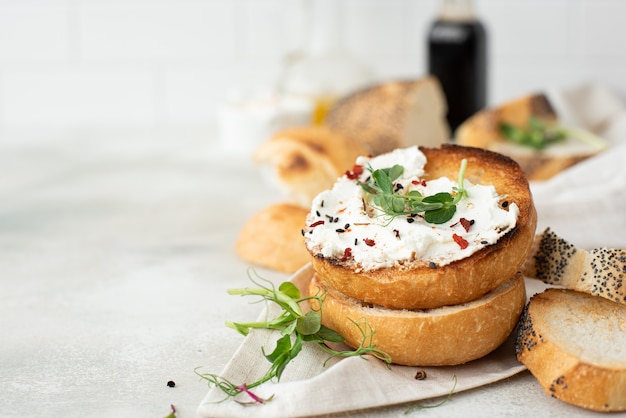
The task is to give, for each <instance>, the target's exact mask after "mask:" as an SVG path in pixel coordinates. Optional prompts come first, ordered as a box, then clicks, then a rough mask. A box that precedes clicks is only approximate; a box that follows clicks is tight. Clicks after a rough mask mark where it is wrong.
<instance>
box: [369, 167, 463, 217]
mask: <svg viewBox="0 0 626 418" xmlns="http://www.w3.org/2000/svg"><path fill="white" fill-rule="evenodd" d="M466 167H467V160H466V159H463V160H462V161H461V169H460V170H459V178H458V187H453V193H446V192H441V193H436V194H434V195H431V196H422V194H421V193H420V192H419V191H418V190H411V191H409V192H408V193H404V188H397V187H394V183H393V182H394V181H395V180H397V179H398V178H399V177H400V176H401V175H402V173H403V172H404V167H402V166H401V165H398V164H395V165H394V166H393V167H390V168H381V169H377V170H373V169H372V168H371V167H368V170H369V171H370V172H371V176H369V177H368V179H367V180H366V181H365V182H362V181H359V180H357V183H358V184H359V185H360V186H361V187H362V188H363V190H365V191H366V192H367V193H369V194H371V195H373V202H374V204H375V205H376V206H377V207H378V208H379V209H380V210H381V211H382V212H383V213H384V214H385V215H388V216H390V217H391V218H395V217H396V216H399V215H415V214H418V213H422V212H423V213H424V220H425V221H426V222H428V223H432V224H442V223H445V222H448V221H449V220H450V219H452V216H454V213H455V212H456V205H457V203H459V201H460V200H461V199H462V198H463V197H464V196H467V191H466V190H465V188H464V187H463V178H464V176H465V169H466Z"/></svg>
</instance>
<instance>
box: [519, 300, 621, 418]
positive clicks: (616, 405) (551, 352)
mask: <svg viewBox="0 0 626 418" xmlns="http://www.w3.org/2000/svg"><path fill="white" fill-rule="evenodd" d="M516 352H517V358H518V360H519V361H520V362H522V363H523V364H524V365H526V367H528V370H529V371H530V372H531V373H532V374H533V375H534V376H535V378H537V380H538V382H539V383H540V385H541V386H542V387H543V389H544V390H545V391H546V393H547V394H549V395H550V396H553V397H555V398H557V399H560V400H562V401H564V402H567V403H569V404H572V405H576V406H579V407H582V408H586V409H590V410H594V411H605V412H607V411H626V306H624V305H622V304H618V303H614V302H611V301H609V300H607V299H604V298H599V297H595V296H592V295H589V294H586V293H582V292H576V291H573V290H569V289H548V290H546V291H544V292H542V293H539V294H537V295H535V296H533V297H532V298H531V300H530V302H529V303H528V305H527V306H526V309H525V310H524V314H523V315H522V319H521V320H520V326H519V328H518V335H517V342H516Z"/></svg>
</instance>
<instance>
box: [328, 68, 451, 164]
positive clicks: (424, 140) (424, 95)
mask: <svg viewBox="0 0 626 418" xmlns="http://www.w3.org/2000/svg"><path fill="white" fill-rule="evenodd" d="M446 110H447V104H446V99H445V96H444V94H443V90H442V89H441V86H440V85H439V82H438V81H437V79H436V78H434V77H424V78H421V79H418V80H406V81H388V82H384V83H381V84H377V85H374V86H371V87H368V88H365V89H362V90H359V91H357V92H355V93H352V94H350V95H348V96H346V97H344V98H342V99H340V100H339V101H338V102H337V103H335V105H334V106H333V107H332V108H331V109H330V111H329V112H328V115H327V117H326V124H327V126H328V127H329V128H330V129H332V130H333V131H335V132H338V133H340V134H342V135H344V136H346V137H349V138H353V139H354V140H355V141H358V142H360V143H361V144H363V145H364V146H365V148H366V151H367V152H366V154H370V155H378V154H382V153H385V152H388V151H391V150H393V149H395V148H403V147H407V146H409V145H421V146H427V147H438V146H439V145H441V144H443V143H446V142H449V141H450V128H449V126H448V124H447V122H446V118H445V116H446ZM364 155H365V154H364Z"/></svg>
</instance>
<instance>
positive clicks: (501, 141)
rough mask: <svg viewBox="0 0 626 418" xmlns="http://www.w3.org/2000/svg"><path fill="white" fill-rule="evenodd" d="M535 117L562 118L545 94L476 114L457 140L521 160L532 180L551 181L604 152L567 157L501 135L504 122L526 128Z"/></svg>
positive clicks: (590, 150) (577, 151) (579, 152)
mask: <svg viewBox="0 0 626 418" xmlns="http://www.w3.org/2000/svg"><path fill="white" fill-rule="evenodd" d="M531 116H535V117H537V118H539V119H541V120H544V121H556V120H557V119H558V115H557V114H556V113H555V110H554V108H553V107H552V105H551V104H550V101H549V100H548V98H547V97H546V96H545V95H544V94H541V93H538V94H532V95H528V96H524V97H521V98H518V99H515V100H511V101H509V102H507V103H504V104H502V105H501V106H498V107H494V108H491V109H485V110H483V111H480V112H478V113H476V114H475V115H473V116H472V117H470V118H469V119H467V120H466V121H465V122H464V123H463V124H461V126H459V128H458V129H457V130H456V132H455V141H456V143H457V144H459V145H465V146H471V147H479V148H485V149H488V150H491V151H494V152H498V153H502V154H505V155H508V156H509V157H511V158H513V159H514V160H515V161H517V163H518V164H519V165H520V166H521V167H522V169H523V170H524V172H525V173H526V177H527V178H528V179H529V180H530V181H542V180H548V179H549V178H551V177H553V176H554V175H556V174H558V173H560V172H561V171H563V170H565V169H567V168H569V167H571V166H572V165H574V164H576V163H578V162H580V161H582V160H585V159H587V158H589V157H591V156H593V155H596V154H597V153H598V152H599V151H600V149H597V148H593V147H591V148H583V149H580V148H573V149H572V150H571V152H565V153H563V154H553V153H550V152H540V151H533V150H532V149H530V148H528V147H524V146H521V145H516V144H512V143H511V142H510V141H508V140H507V139H505V138H504V137H503V136H502V134H501V133H500V130H499V128H498V126H499V124H500V123H501V122H506V123H509V124H511V125H514V126H518V127H524V126H526V124H527V122H528V119H529V118H530V117H531Z"/></svg>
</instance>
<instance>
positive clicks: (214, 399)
mask: <svg viewBox="0 0 626 418" xmlns="http://www.w3.org/2000/svg"><path fill="white" fill-rule="evenodd" d="M548 95H549V97H550V99H551V101H552V102H553V103H554V104H555V107H556V108H557V112H558V113H559V114H560V115H564V119H565V122H566V123H569V124H571V125H574V126H580V127H584V128H587V129H590V130H592V131H594V132H596V133H598V134H600V135H601V136H604V137H605V138H606V139H607V140H609V142H610V147H609V149H608V150H607V151H604V152H603V153H601V154H600V155H598V156H596V157H593V158H590V159H588V160H586V161H584V162H581V163H579V164H577V165H575V166H573V167H572V168H570V169H568V170H566V171H564V172H562V173H561V174H559V175H557V176H556V177H554V178H552V179H550V180H549V181H546V182H542V183H535V184H532V185H531V188H532V191H533V195H534V199H535V205H536V207H537V212H538V231H541V230H543V228H545V227H547V226H549V227H550V228H552V229H553V230H554V231H555V232H556V233H557V234H559V235H560V236H562V237H563V238H565V239H567V240H569V241H570V242H572V243H573V244H575V245H577V246H580V247H583V248H594V247H600V246H608V247H618V248H626V110H625V108H624V105H623V104H622V102H621V101H620V100H619V99H618V98H617V97H616V96H614V95H613V94H611V93H610V92H609V91H608V90H606V89H605V88H603V87H602V86H598V85H583V86H579V87H575V88H571V89H565V90H559V91H552V92H548ZM311 274H312V271H311V267H310V266H305V267H304V268H303V269H302V270H300V271H299V272H298V273H296V275H295V276H294V277H293V281H294V282H296V283H300V284H302V281H306V280H308V279H309V278H310V276H311ZM526 286H527V293H528V295H532V294H534V293H536V292H538V291H541V290H543V289H544V288H545V286H544V285H543V284H542V283H540V282H538V281H536V280H531V279H526ZM268 308H269V311H268V312H266V313H264V315H265V314H268V315H271V314H272V306H269V307H268ZM276 338H277V337H276V335H275V333H272V332H267V331H257V332H253V333H251V334H250V335H249V336H248V337H246V338H245V340H244V342H243V344H242V345H241V347H240V348H239V349H238V351H237V352H236V353H235V355H234V356H233V357H232V359H231V361H230V362H229V363H228V364H227V366H226V367H225V369H224V370H223V371H222V372H221V375H222V376H223V377H226V378H228V379H230V380H231V381H233V382H235V383H238V384H240V383H243V382H251V381H254V380H255V378H257V377H259V376H260V375H262V374H264V373H265V371H266V370H267V368H268V366H269V363H268V362H267V360H265V358H264V357H263V356H262V354H261V347H266V350H268V349H271V348H273V345H272V344H273V342H274V341H275V339H276ZM513 338H514V336H511V338H509V340H508V341H507V342H506V343H505V344H503V345H502V346H501V347H500V348H498V349H497V350H496V351H494V352H493V353H491V354H489V355H488V356H486V357H484V358H482V359H480V360H476V361H473V362H470V363H468V364H465V365H461V366H455V367H426V368H415V367H403V366H391V368H387V367H386V366H385V365H384V364H383V363H381V362H380V361H377V360H375V359H371V358H370V359H366V358H348V359H342V360H333V361H331V362H329V363H328V364H327V365H326V367H324V366H323V364H324V361H325V360H326V359H327V358H328V356H327V354H326V353H324V352H323V351H322V350H320V349H318V348H317V347H315V346H313V345H305V347H304V349H303V350H302V352H301V354H300V355H299V356H298V357H297V358H296V359H295V360H294V361H293V362H292V363H291V364H289V365H288V366H287V368H286V370H285V373H284V374H283V377H282V379H281V381H280V382H279V383H267V384H265V385H263V386H261V387H259V388H257V389H256V390H255V393H256V394H257V395H259V396H261V397H269V396H271V395H274V398H273V399H272V401H271V402H268V403H266V404H264V405H259V406H252V407H250V406H247V407H246V406H242V405H240V404H238V403H236V402H233V401H232V400H226V401H223V402H219V401H220V400H221V399H223V398H224V396H223V394H222V393H221V392H220V391H218V390H216V389H211V390H210V391H209V392H208V394H207V395H206V397H205V398H204V399H203V400H202V402H201V404H200V406H199V407H198V414H199V415H200V416H202V417H224V418H226V417H257V416H258V417H261V416H262V417H269V418H271V417H298V416H310V415H314V414H319V415H322V414H329V413H338V412H344V411H354V410H358V409H365V408H372V407H379V406H384V405H392V404H402V403H411V402H418V401H420V400H424V399H429V398H433V397H439V396H446V395H447V394H448V393H450V391H451V390H452V388H453V386H454V381H455V379H456V386H455V388H454V391H455V392H460V391H463V390H467V389H470V388H474V387H477V386H481V385H486V384H489V383H492V382H495V381H498V380H501V379H504V378H506V377H509V376H511V375H514V374H516V373H518V372H520V371H522V370H524V367H523V366H522V365H521V364H520V363H518V362H517V360H516V359H515V350H514V347H513ZM417 370H424V371H426V373H427V376H428V377H427V379H425V380H416V379H415V378H414V376H415V373H416V371H417ZM206 372H215V371H206ZM246 400H247V399H246ZM407 406H408V404H407Z"/></svg>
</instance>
